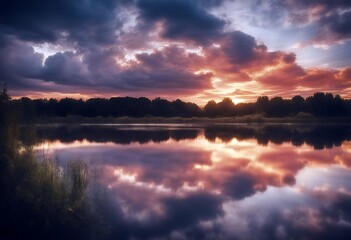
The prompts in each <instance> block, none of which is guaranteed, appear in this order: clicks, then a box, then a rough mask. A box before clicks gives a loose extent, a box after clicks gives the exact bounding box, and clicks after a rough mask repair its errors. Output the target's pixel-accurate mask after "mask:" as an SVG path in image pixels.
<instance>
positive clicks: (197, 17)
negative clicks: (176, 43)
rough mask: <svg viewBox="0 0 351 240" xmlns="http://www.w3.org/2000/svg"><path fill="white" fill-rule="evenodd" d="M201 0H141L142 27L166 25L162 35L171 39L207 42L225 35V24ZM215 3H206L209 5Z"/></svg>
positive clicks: (163, 26)
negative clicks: (222, 33)
mask: <svg viewBox="0 0 351 240" xmlns="http://www.w3.org/2000/svg"><path fill="white" fill-rule="evenodd" d="M198 2H199V1H187V0H176V1H167V0H155V1H153V0H141V1H138V4H137V5H138V8H139V9H140V16H139V18H140V19H141V20H142V21H143V24H142V26H145V25H146V26H150V24H151V25H152V24H155V23H157V22H161V23H162V36H163V37H164V38H167V39H176V40H193V41H195V42H198V43H207V42H209V41H210V40H212V39H214V38H216V36H217V35H219V34H220V33H221V30H222V28H223V26H224V21H223V20H220V19H219V18H217V17H215V16H214V15H212V14H210V13H208V12H207V11H206V10H205V9H203V8H202V7H201V6H200V5H199V4H198ZM209 3H211V2H210V1H205V5H207V4H209Z"/></svg>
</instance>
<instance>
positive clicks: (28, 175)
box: [0, 92, 107, 239]
mask: <svg viewBox="0 0 351 240" xmlns="http://www.w3.org/2000/svg"><path fill="white" fill-rule="evenodd" d="M11 107H12V106H11V104H9V97H8V95H7V93H6V92H3V93H2V94H0V139H1V141H0V196H1V197H0V239H104V238H105V237H106V236H107V231H106V227H105V226H104V221H103V213H102V210H101V209H99V208H98V207H96V206H101V205H102V204H99V203H98V201H101V200H102V199H103V198H102V197H101V195H99V194H96V193H97V191H98V190H97V188H95V187H94V186H93V182H92V181H91V174H90V171H89V169H88V166H87V165H86V164H85V163H84V162H82V161H71V162H69V163H67V165H65V166H62V165H60V166H59V165H57V164H55V163H54V162H53V161H52V160H51V159H49V158H46V157H42V158H38V157H37V155H36V154H35V152H34V150H33V148H32V146H31V145H30V144H27V143H30V141H26V143H25V142H21V141H19V137H18V136H19V124H18V118H19V117H20V112H19V111H17V110H16V109H13V108H11ZM93 201H94V202H93ZM93 206H95V207H93Z"/></svg>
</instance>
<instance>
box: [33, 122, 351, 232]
mask: <svg viewBox="0 0 351 240" xmlns="http://www.w3.org/2000/svg"><path fill="white" fill-rule="evenodd" d="M37 134H38V136H39V143H38V144H37V147H36V149H37V150H38V154H41V153H45V154H49V155H50V156H54V157H55V158H56V159H58V161H59V162H60V163H61V164H64V163H65V162H67V161H70V160H72V159H81V160H83V161H87V162H88V163H89V166H90V167H92V168H96V169H98V171H96V172H97V181H98V183H99V184H101V185H102V186H103V187H104V188H105V189H106V195H107V198H108V199H109V201H108V202H107V203H106V204H107V205H108V208H109V215H110V216H109V219H110V222H111V223H110V229H111V231H112V232H113V234H114V236H115V237H116V239H351V127H350V126H335V125H329V126H322V125H319V126H308V125H300V126H296V125H280V126H277V125H265V126H262V125H231V126H230V125H229V126H214V125H207V126H206V125H204V126H197V125H79V126H63V125H56V126H40V127H39V128H38V129H37Z"/></svg>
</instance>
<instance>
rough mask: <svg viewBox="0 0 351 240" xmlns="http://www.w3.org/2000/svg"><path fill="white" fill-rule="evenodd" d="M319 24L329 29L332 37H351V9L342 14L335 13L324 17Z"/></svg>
mask: <svg viewBox="0 0 351 240" xmlns="http://www.w3.org/2000/svg"><path fill="white" fill-rule="evenodd" d="M319 24H320V26H321V27H322V28H323V29H325V30H327V33H328V32H329V33H331V36H330V38H335V39H337V40H338V39H347V38H351V11H348V12H344V13H342V14H339V13H334V14H332V15H330V16H326V17H323V18H321V20H320V21H319ZM326 38H328V36H326Z"/></svg>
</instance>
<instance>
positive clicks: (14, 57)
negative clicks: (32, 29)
mask: <svg viewBox="0 0 351 240" xmlns="http://www.w3.org/2000/svg"><path fill="white" fill-rule="evenodd" d="M42 60H43V55H42V54H39V53H35V52H34V49H33V47H31V46H29V45H27V44H25V43H23V42H21V41H18V40H16V39H15V38H13V37H8V36H7V37H5V36H3V35H1V34H0V62H1V64H0V80H1V81H7V82H8V83H10V84H9V86H10V87H13V86H26V85H27V84H28V83H27V82H26V80H27V79H30V78H36V77H38V76H39V73H40V71H41V68H42Z"/></svg>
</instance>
